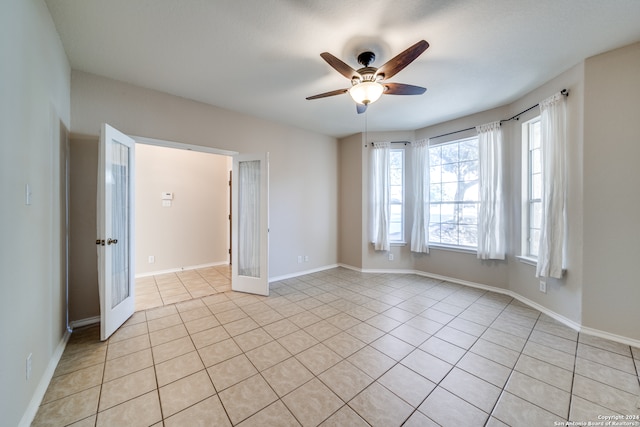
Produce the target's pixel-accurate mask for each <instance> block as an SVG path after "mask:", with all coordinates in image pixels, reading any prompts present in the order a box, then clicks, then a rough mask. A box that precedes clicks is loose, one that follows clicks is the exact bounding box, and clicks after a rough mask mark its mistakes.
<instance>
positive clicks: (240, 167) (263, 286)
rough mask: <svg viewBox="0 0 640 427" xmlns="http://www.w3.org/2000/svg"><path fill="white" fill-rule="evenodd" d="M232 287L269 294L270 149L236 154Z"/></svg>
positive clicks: (242, 290)
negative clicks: (268, 151) (256, 152)
mask: <svg viewBox="0 0 640 427" xmlns="http://www.w3.org/2000/svg"><path fill="white" fill-rule="evenodd" d="M233 176H234V182H233V186H232V209H231V215H232V221H231V248H232V259H233V263H232V264H231V289H232V290H234V291H239V292H247V293H252V294H258V295H269V271H268V267H269V153H259V154H238V155H235V156H234V157H233Z"/></svg>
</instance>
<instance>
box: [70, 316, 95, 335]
mask: <svg viewBox="0 0 640 427" xmlns="http://www.w3.org/2000/svg"><path fill="white" fill-rule="evenodd" d="M98 323H100V316H95V317H87V318H86V319H80V320H74V321H72V322H71V323H69V327H70V328H71V330H72V331H73V330H74V329H77V328H82V327H83V326H89V325H95V324H98Z"/></svg>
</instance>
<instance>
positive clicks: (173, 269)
mask: <svg viewBox="0 0 640 427" xmlns="http://www.w3.org/2000/svg"><path fill="white" fill-rule="evenodd" d="M220 265H229V261H220V262H210V263H207V264H200V265H190V266H187V267H179V268H170V269H168V270H159V271H150V272H147V273H139V274H136V279H139V278H141V277H149V276H156V275H159V274H168V273H179V272H181V271H187V270H198V269H200V268H209V267H218V266H220Z"/></svg>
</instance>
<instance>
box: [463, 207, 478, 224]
mask: <svg viewBox="0 0 640 427" xmlns="http://www.w3.org/2000/svg"><path fill="white" fill-rule="evenodd" d="M477 223H478V204H477V203H464V204H462V205H460V224H474V225H475V224H477Z"/></svg>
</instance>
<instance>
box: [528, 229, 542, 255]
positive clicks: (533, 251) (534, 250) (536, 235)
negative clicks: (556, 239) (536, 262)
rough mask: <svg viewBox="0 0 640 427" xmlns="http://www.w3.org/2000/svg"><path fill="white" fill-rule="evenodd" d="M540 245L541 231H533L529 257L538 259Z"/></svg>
mask: <svg viewBox="0 0 640 427" xmlns="http://www.w3.org/2000/svg"><path fill="white" fill-rule="evenodd" d="M539 245H540V230H531V237H530V239H529V253H528V255H529V256H534V257H537V256H538V247H539Z"/></svg>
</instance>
